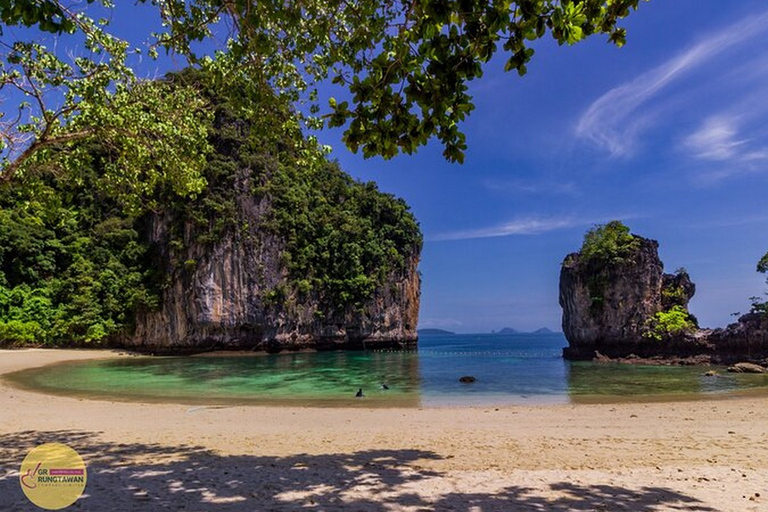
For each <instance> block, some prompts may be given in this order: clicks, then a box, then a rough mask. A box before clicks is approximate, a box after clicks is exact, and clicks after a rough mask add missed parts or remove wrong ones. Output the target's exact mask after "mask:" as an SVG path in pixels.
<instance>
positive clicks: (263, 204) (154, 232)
mask: <svg viewBox="0 0 768 512" xmlns="http://www.w3.org/2000/svg"><path fill="white" fill-rule="evenodd" d="M270 207H271V206H270V204H269V203H268V201H266V200H264V199H262V200H258V199H257V198H255V197H254V196H253V195H252V194H250V193H248V190H247V187H245V186H244V187H243V191H242V194H239V196H238V213H237V216H238V222H237V225H238V226H245V228H244V229H232V230H229V231H228V232H227V234H226V235H225V236H224V237H222V238H221V239H219V240H217V241H215V242H214V243H213V244H212V245H202V244H199V243H196V242H195V230H194V228H193V227H192V225H191V224H190V223H185V224H184V229H183V232H184V238H185V240H184V243H182V244H176V245H180V246H182V247H181V248H180V249H179V248H174V244H173V243H171V241H170V239H171V235H170V233H169V231H170V226H171V225H172V224H173V223H174V222H175V219H173V218H171V217H170V216H169V215H165V216H162V217H155V218H154V219H153V220H152V222H151V230H150V235H149V236H150V239H151V241H152V242H153V243H154V244H155V246H156V247H157V248H158V258H157V259H158V265H159V266H160V267H161V268H162V269H163V274H164V275H165V276H166V281H167V283H168V284H167V286H166V287H165V289H164V290H163V294H162V300H161V305H160V308H159V310H157V311H145V312H141V313H139V315H138V318H137V322H136V331H135V334H134V335H133V336H132V337H131V338H129V339H127V340H125V342H124V345H127V346H129V347H131V348H133V349H136V350H140V351H144V352H152V353H188V352H200V351H208V350H265V351H270V352H277V351H281V350H300V349H319V350H323V349H325V350H327V349H336V348H374V347H408V346H412V345H414V344H415V343H416V341H417V339H418V338H417V334H416V327H417V323H418V314H419V298H420V277H419V273H418V271H417V266H418V263H419V254H418V253H414V254H409V255H407V263H406V268H405V269H404V270H403V271H402V272H400V273H397V274H392V275H390V276H389V278H388V279H387V281H386V283H385V284H384V286H381V287H379V288H378V289H377V290H375V292H374V293H373V296H372V297H371V299H370V300H369V301H368V302H367V303H366V304H365V305H364V306H363V307H362V308H355V307H352V306H350V307H348V308H347V309H345V310H342V311H338V310H327V309H326V310H323V309H322V308H321V301H320V299H319V297H317V296H316V295H313V294H312V293H308V294H304V295H302V294H299V293H296V292H290V291H288V293H287V294H285V293H286V292H285V291H286V290H290V287H289V286H288V285H287V283H288V275H287V271H286V270H285V268H284V265H283V262H282V258H283V251H284V248H285V243H284V241H283V240H282V239H281V237H280V236H277V235H274V234H271V233H270V232H269V231H268V230H265V229H264V228H263V219H264V217H265V215H266V214H267V212H268V210H269V208H270ZM276 292H278V293H276Z"/></svg>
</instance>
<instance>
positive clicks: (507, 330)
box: [491, 327, 556, 334]
mask: <svg viewBox="0 0 768 512" xmlns="http://www.w3.org/2000/svg"><path fill="white" fill-rule="evenodd" d="M491 334H556V333H555V331H553V330H552V329H548V328H546V327H542V328H540V329H536V330H535V331H531V332H524V331H518V330H517V329H513V328H512V327H504V328H503V329H502V330H500V331H491Z"/></svg>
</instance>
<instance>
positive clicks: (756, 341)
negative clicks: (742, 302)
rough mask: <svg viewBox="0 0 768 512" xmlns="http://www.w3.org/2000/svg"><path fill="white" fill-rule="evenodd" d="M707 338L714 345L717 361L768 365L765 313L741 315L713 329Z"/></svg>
mask: <svg viewBox="0 0 768 512" xmlns="http://www.w3.org/2000/svg"><path fill="white" fill-rule="evenodd" d="M709 340H710V341H711V343H712V344H713V345H714V346H715V351H716V353H717V361H718V362H719V363H722V364H733V363H737V362H752V363H760V364H762V365H763V366H766V365H768V316H766V314H765V313H762V312H752V313H747V314H746V315H742V316H741V317H740V318H739V320H738V321H737V322H734V323H732V324H730V325H729V326H728V327H726V328H725V329H715V330H713V331H712V332H711V333H710V334H709Z"/></svg>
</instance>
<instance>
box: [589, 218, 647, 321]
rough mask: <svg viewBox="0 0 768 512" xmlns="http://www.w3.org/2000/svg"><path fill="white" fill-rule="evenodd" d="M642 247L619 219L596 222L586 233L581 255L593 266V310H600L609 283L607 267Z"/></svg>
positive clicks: (624, 260)
mask: <svg viewBox="0 0 768 512" xmlns="http://www.w3.org/2000/svg"><path fill="white" fill-rule="evenodd" d="M639 247H640V242H639V239H638V238H637V237H635V236H633V235H632V234H631V233H630V232H629V228H628V227H627V226H625V225H624V224H623V223H622V222H621V221H618V220H612V221H610V222H608V223H607V224H599V225H596V226H595V227H593V228H592V229H590V230H589V231H587V233H586V234H585V235H584V242H583V243H582V245H581V250H580V251H579V253H578V256H579V261H581V263H582V264H583V265H584V266H585V267H586V268H589V269H590V271H589V272H588V275H589V281H588V283H587V287H588V289H589V294H590V298H591V301H592V306H591V311H592V313H598V312H599V311H600V310H601V308H602V306H603V302H604V299H605V297H604V295H605V289H606V287H607V286H608V284H609V282H608V281H609V276H608V274H607V273H606V272H607V271H608V269H609V268H612V267H614V266H616V265H620V264H622V263H625V262H626V261H628V258H629V256H631V255H632V253H634V252H635V251H637V250H638V249H639Z"/></svg>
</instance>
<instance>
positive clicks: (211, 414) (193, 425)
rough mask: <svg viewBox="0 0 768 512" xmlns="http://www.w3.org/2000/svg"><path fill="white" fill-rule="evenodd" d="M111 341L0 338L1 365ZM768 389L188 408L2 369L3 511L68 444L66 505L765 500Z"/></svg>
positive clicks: (49, 359)
mask: <svg viewBox="0 0 768 512" xmlns="http://www.w3.org/2000/svg"><path fill="white" fill-rule="evenodd" d="M104 357H125V356H121V355H120V354H119V353H118V352H111V351H74V350H18V351H7V350H6V351H0V374H2V373H8V372H11V371H15V370H19V369H24V368H30V367H35V366H40V365H44V364H50V363H54V362H60V361H66V360H75V359H83V358H104ZM767 406H768V398H733V399H725V400H723V399H720V400H700V401H690V402H673V403H625V404H578V405H548V406H506V407H499V408H495V407H490V408H478V407H467V408H422V409H419V408H412V409H360V408H354V409H345V408H309V407H307V408H298V407H264V406H235V407H221V406H211V407H206V406H189V405H179V404H162V403H161V404H158V403H127V402H109V401H103V400H86V399H78V398H69V397H60V396H51V395H45V394H40V393H34V392H29V391H23V390H19V389H16V388H14V387H12V386H10V385H9V384H8V383H7V382H3V381H0V510H37V509H36V508H35V507H33V506H32V505H31V504H30V503H29V502H28V501H27V499H26V497H25V496H24V495H23V493H22V491H21V489H20V486H19V478H18V476H19V473H18V470H19V466H20V465H21V462H22V460H23V458H24V456H25V455H26V453H27V452H28V451H29V450H30V449H31V448H33V447H34V446H36V445H38V444H41V443H45V442H60V443H65V444H68V445H69V446H71V447H72V448H74V449H76V450H77V451H78V452H79V453H80V454H81V455H82V457H83V458H84V459H85V462H86V464H87V467H88V484H87V487H86V493H85V495H84V496H83V497H82V498H81V499H80V500H78V502H77V503H76V504H75V505H73V506H72V509H73V510H99V511H103V510H112V511H128V510H195V511H198V510H199V511H203V510H211V511H240V510H242V511H246V510H249V511H250V510H276V511H277V510H279V511H283V510H285V511H289V510H290V511H295V510H304V509H307V510H327V511H335V510H348V511H371V512H379V511H405V512H415V511H431V510H439V511H462V512H485V511H497V510H498V511H517V510H520V511H584V510H607V511H620V510H627V511H640V512H642V511H667V510H686V511H734V512H737V511H739V512H741V511H766V510H768V407H767Z"/></svg>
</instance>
